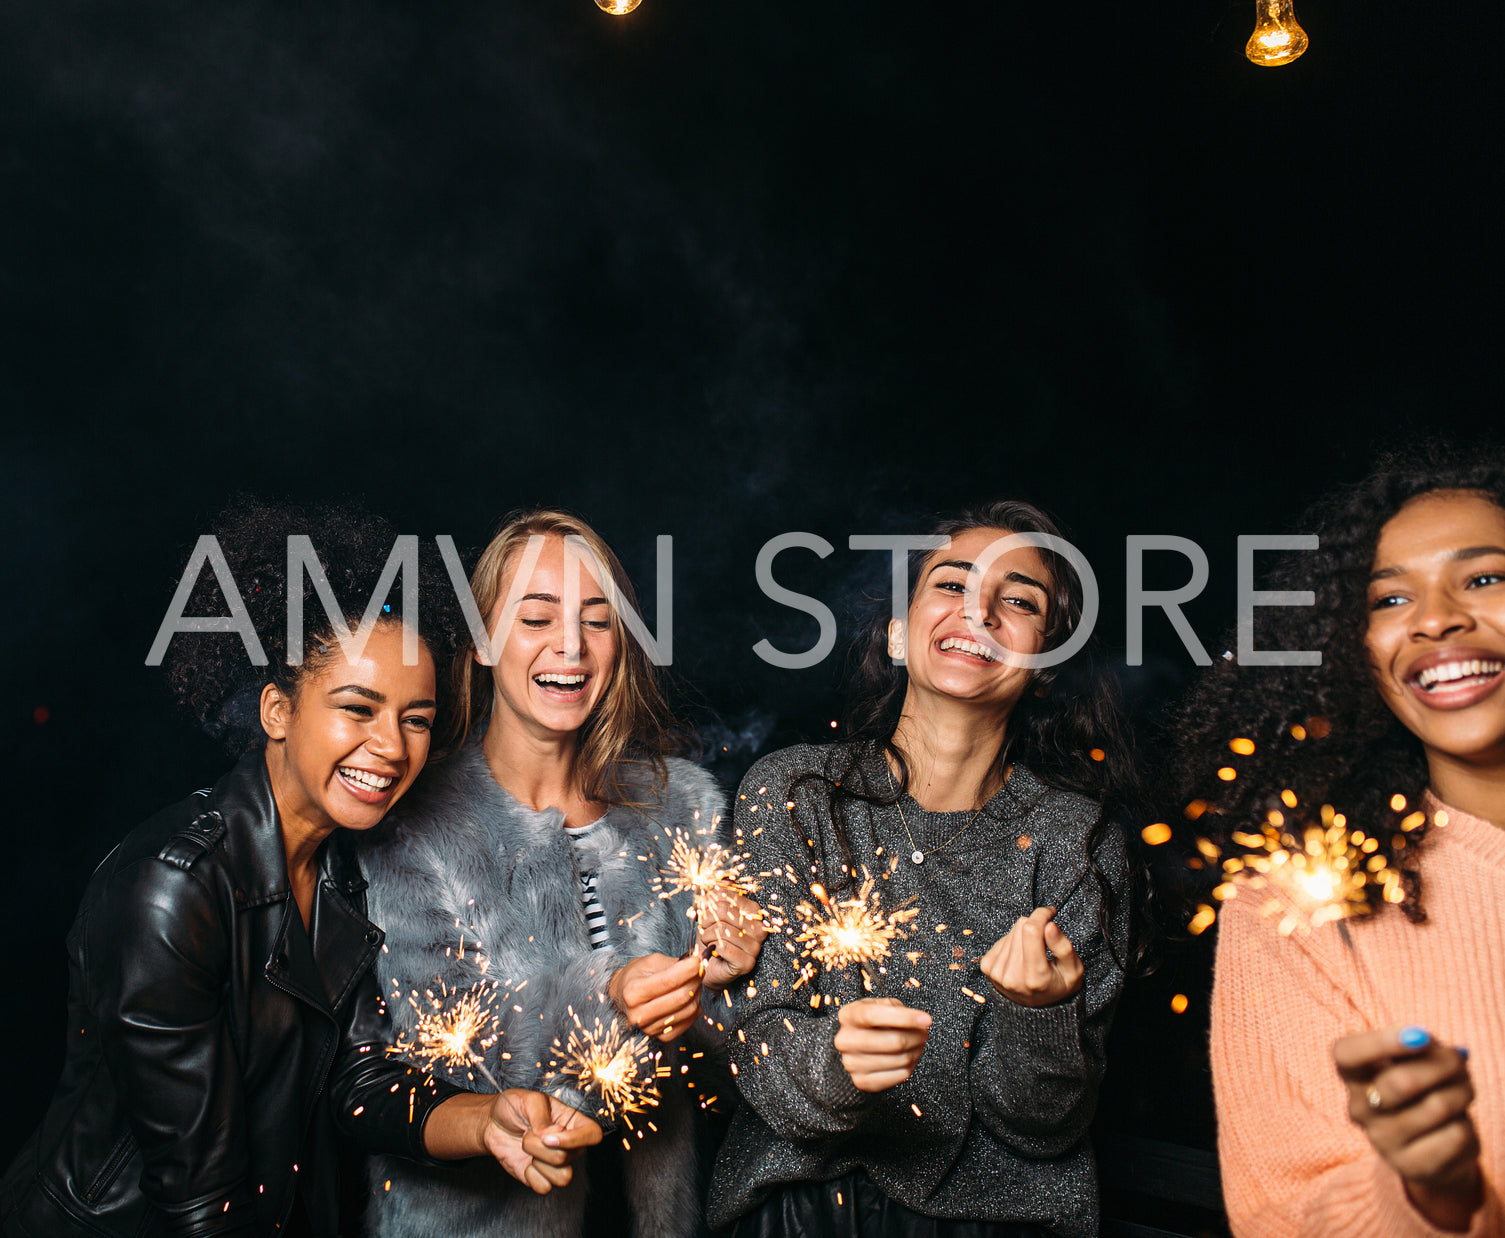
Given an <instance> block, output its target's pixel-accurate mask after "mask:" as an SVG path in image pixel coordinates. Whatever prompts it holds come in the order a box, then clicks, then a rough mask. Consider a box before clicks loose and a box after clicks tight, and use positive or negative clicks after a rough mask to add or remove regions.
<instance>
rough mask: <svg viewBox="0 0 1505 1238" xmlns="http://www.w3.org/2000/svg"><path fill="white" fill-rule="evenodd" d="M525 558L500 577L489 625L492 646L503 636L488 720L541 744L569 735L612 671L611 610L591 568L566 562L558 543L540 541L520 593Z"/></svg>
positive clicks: (614, 660) (613, 633) (561, 542)
mask: <svg viewBox="0 0 1505 1238" xmlns="http://www.w3.org/2000/svg"><path fill="white" fill-rule="evenodd" d="M523 558H524V555H522V554H519V555H518V556H517V562H515V563H512V564H509V565H508V567H507V570H506V571H505V572H504V573H503V576H502V582H501V592H500V598H499V600H498V602H497V604H496V606H494V607H493V608H492V612H491V614H490V615H488V616H487V620H486V627H487V630H488V631H489V632H490V634H491V643H492V646H493V648H495V647H496V645H497V644H498V642H499V641H501V640H502V638H503V637H504V636H505V638H506V644H505V646H504V647H503V648H502V650H501V654H500V656H499V657H498V659H497V662H496V665H495V666H493V667H492V668H491V682H492V687H493V701H492V722H493V725H500V726H502V727H513V726H516V727H520V728H522V729H523V731H525V732H526V733H527V734H529V735H531V736H533V737H535V738H539V739H547V738H554V737H558V736H561V735H573V734H574V733H575V732H577V731H579V730H580V728H581V727H582V726H584V725H585V721H586V719H587V718H589V717H590V715H591V711H592V710H593V709H594V708H595V707H596V704H597V703H598V702H599V701H600V700H601V698H602V696H604V695H605V693H606V690H607V688H608V687H609V686H610V685H611V680H612V673H613V672H614V670H615V669H616V664H617V639H618V638H617V633H616V625H615V623H614V620H613V616H612V611H611V606H610V604H609V603H608V602H607V600H606V591H605V590H604V589H603V588H602V587H601V583H600V581H599V579H598V578H597V576H596V573H595V570H594V568H593V567H592V565H591V564H590V563H588V562H580V561H578V560H576V559H575V558H574V556H573V555H570V556H567V555H566V553H565V544H564V539H563V538H562V537H560V536H558V535H551V536H549V537H547V538H545V539H544V543H543V547H542V550H541V551H540V553H539V556H538V561H537V563H536V564H535V565H534V567H533V570H532V572H531V573H530V574H529V576H528V578H527V579H526V580H525V581H523V582H522V583H521V586H520V587H519V586H518V585H517V584H516V581H515V577H516V574H517V571H518V570H519V566H520V565H521V563H522V560H523ZM572 560H573V561H572ZM577 580H578V583H576V582H577ZM509 598H513V599H514V600H513V601H512V603H511V605H510V606H509V604H508V599H509Z"/></svg>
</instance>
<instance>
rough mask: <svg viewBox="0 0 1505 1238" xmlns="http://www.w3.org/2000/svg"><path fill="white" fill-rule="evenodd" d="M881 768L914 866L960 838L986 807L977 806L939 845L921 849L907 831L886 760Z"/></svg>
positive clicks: (901, 797) (897, 792)
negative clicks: (893, 796)
mask: <svg viewBox="0 0 1505 1238" xmlns="http://www.w3.org/2000/svg"><path fill="white" fill-rule="evenodd" d="M883 768H884V772H885V773H887V774H888V786H889V790H891V791H892V792H893V793H894V795H895V796H896V797H897V798H896V799H895V800H894V807H895V808H897V809H898V810H899V824H900V825H902V826H903V827H904V837H905V838H907V839H909V846H910V848H911V850H910V852H909V862H910V863H911V864H914V865H916V866H918V865H920V864H923V863H925V857H926V856H927V855H934V854H935V853H936V852H937V851H944V850H945V849H946V848H947V847H949V846H950V845H951V844H952V843H954V842H955V841H956V840H957V839H958V838H960V837H961V836H962V835H963V834H965V833H966V832H967V831H968V830H970V829H971V828H972V825H973V822H975V821H976V820H977V818H978V817H980V816H982V809H983V808H986V807H987V804H986V803H984V804H983V806H982V808H979V809H978V810H977V811H976V812H974V813H973V814H972V818H971V820H970V821H968V822H967V824H966V825H964V826H962V828H961V829H959V830H957V831H956V833H955V834H953V835H951V837H950V838H948V839H947V840H946V841H945V842H943V843H942V844H941V845H940V846H939V847H932V848H930V850H929V851H921V850H920V849H919V848H918V847H916V846H915V841H914V835H913V834H911V833H910V832H909V822H908V821H907V820H906V819H905V817H904V805H903V804H901V803H900V802H899V801H900V800H902V799H903V798H904V797H903V796H902V795H899V787H898V784H897V783H895V782H894V771H893V770H891V769H889V768H888V765H887V762H885V763H884V767H883Z"/></svg>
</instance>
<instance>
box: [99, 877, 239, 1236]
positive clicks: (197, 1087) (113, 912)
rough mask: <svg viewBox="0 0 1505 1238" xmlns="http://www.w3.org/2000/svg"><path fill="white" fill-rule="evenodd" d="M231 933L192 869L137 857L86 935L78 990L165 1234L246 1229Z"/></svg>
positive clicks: (110, 885)
mask: <svg viewBox="0 0 1505 1238" xmlns="http://www.w3.org/2000/svg"><path fill="white" fill-rule="evenodd" d="M229 943H230V930H229V926H228V925H227V924H225V923H224V922H223V918H222V914H221V912H220V910H219V908H218V906H217V903H216V900H215V898H214V896H213V894H212V892H211V891H210V890H209V889H208V888H207V887H206V886H205V885H204V884H203V882H202V881H201V880H200V879H199V878H198V877H197V876H195V875H194V874H193V872H191V871H189V870H187V869H185V868H180V867H177V866H175V865H173V864H171V863H167V862H164V861H160V860H156V859H151V860H143V861H139V862H137V863H134V864H131V865H130V866H128V867H126V868H124V869H122V870H120V871H119V872H117V873H116V874H114V875H113V877H112V878H111V880H110V881H108V882H107V883H106V886H105V888H104V891H103V892H102V895H101V897H100V899H99V901H98V903H97V904H96V905H95V906H94V907H93V908H91V909H90V910H89V911H88V912H87V913H86V921H85V925H84V931H83V933H82V946H83V956H82V961H83V968H84V972H85V976H86V981H87V982H86V985H85V991H86V992H88V993H90V994H93V995H95V1001H94V1006H93V1009H92V1011H91V1014H92V1016H93V1018H94V1020H95V1023H96V1026H97V1028H98V1032H97V1034H98V1035H99V1037H100V1040H101V1051H102V1053H103V1056H104V1061H105V1063H106V1066H107V1067H108V1069H109V1072H110V1076H111V1079H112V1081H113V1082H114V1085H115V1088H116V1091H117V1092H118V1094H119V1097H120V1102H121V1108H122V1110H123V1111H124V1112H125V1113H126V1114H127V1115H128V1118H129V1120H130V1124H131V1129H132V1130H133V1132H134V1134H135V1136H136V1140H137V1143H138V1144H139V1145H140V1148H141V1156H142V1162H143V1169H142V1174H141V1183H140V1186H141V1192H142V1194H143V1195H144V1196H145V1197H146V1198H147V1200H148V1201H149V1202H150V1203H151V1204H152V1205H153V1206H154V1207H155V1208H156V1209H157V1210H158V1211H159V1212H160V1213H161V1231H162V1232H163V1233H164V1234H167V1235H171V1236H172V1238H209V1236H211V1235H212V1236H214V1238H224V1236H228V1235H235V1236H237V1238H239V1236H240V1235H249V1234H251V1233H252V1232H253V1231H252V1222H253V1210H252V1205H251V1200H250V1192H249V1188H248V1184H247V1182H246V1180H245V1174H246V1169H247V1166H248V1164H249V1155H248V1149H247V1125H246V1114H245V1098H244V1096H243V1094H242V1085H241V1079H240V1073H239V1068H238V1064H237V1058H236V1054H235V1051H234V1047H233V1045H232V1042H231V1035H230V1029H229V1026H228V1023H227V1020H226V1017H225V1011H224V992H225V983H226V980H227V977H228V971H229V967H230V952H229Z"/></svg>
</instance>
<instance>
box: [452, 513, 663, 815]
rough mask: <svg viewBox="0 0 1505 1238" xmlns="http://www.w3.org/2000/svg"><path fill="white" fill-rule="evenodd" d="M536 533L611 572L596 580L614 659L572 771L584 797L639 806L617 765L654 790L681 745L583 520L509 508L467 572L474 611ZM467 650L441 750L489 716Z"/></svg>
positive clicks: (628, 597) (487, 606) (629, 594)
mask: <svg viewBox="0 0 1505 1238" xmlns="http://www.w3.org/2000/svg"><path fill="white" fill-rule="evenodd" d="M539 536H542V537H560V538H579V539H580V541H581V542H583V543H584V546H585V548H586V549H587V550H588V551H589V555H591V556H594V563H591V562H590V558H589V557H588V556H587V557H586V562H587V564H588V565H589V566H592V567H596V565H599V567H598V568H597V570H598V571H604V572H605V573H607V574H608V575H609V576H610V577H611V581H610V584H609V585H608V583H607V582H606V581H602V582H601V583H602V585H603V586H605V587H606V588H607V592H608V594H614V595H615V596H614V597H613V599H612V600H613V604H612V606H611V607H610V614H611V630H612V634H613V635H614V636H615V637H616V643H617V657H616V663H615V665H614V666H613V667H612V672H611V679H610V681H609V682H608V683H607V685H606V691H605V692H604V693H603V694H602V696H601V699H600V700H599V701H598V702H597V703H596V707H595V709H593V710H592V711H591V714H590V717H589V718H587V719H586V721H585V725H584V726H582V727H581V728H580V731H579V743H578V747H577V750H576V756H575V776H576V779H577V780H578V783H579V789H580V793H581V794H582V795H584V796H585V797H586V798H587V799H590V800H596V801H599V802H602V803H609V804H626V805H631V806H639V805H640V804H641V803H642V802H643V801H641V800H640V799H639V798H637V797H638V796H640V795H641V790H642V788H641V787H638V786H635V785H634V784H633V783H632V782H630V781H625V780H624V779H623V777H622V775H623V773H624V768H623V767H624V766H630V765H641V766H645V767H647V768H648V769H649V770H650V771H651V773H652V778H651V782H652V786H653V789H654V791H658V790H661V789H662V788H663V786H664V783H665V781H666V779H667V778H668V770H667V768H666V767H665V765H664V758H665V757H666V756H670V755H673V754H675V753H677V752H678V751H679V750H680V748H681V743H680V726H679V723H678V721H677V720H676V719H675V717H674V713H673V711H672V710H671V709H670V708H669V704H668V701H667V700H666V699H665V697H664V692H663V688H662V686H661V684H660V683H659V675H658V668H657V667H655V666H654V664H653V662H652V660H651V659H650V658H649V657H648V654H647V651H646V650H645V649H644V648H643V647H642V645H641V644H640V643H639V642H638V641H637V640H635V639H634V638H633V637H632V635H631V634H630V633H629V632H628V631H627V626H626V624H624V623H623V622H622V616H621V614H620V612H619V610H618V605H627V606H631V607H632V608H633V609H634V610H637V607H638V602H637V595H636V594H635V593H634V592H633V588H632V582H631V581H630V580H629V579H628V578H627V573H626V572H625V571H624V570H623V568H622V564H621V562H620V561H619V560H618V559H617V556H616V555H615V554H614V553H612V549H611V547H610V546H608V545H607V544H606V542H605V540H604V539H603V538H602V537H601V535H600V534H599V533H597V532H596V531H595V529H593V528H591V526H590V525H588V524H587V523H586V522H585V521H584V520H582V519H580V517H578V516H576V515H574V514H572V513H570V512H567V511H563V510H561V509H559V508H551V507H539V508H531V509H528V510H524V511H516V512H513V513H511V514H510V515H508V516H507V517H506V518H505V519H504V520H503V521H502V524H501V527H500V528H499V529H498V530H497V532H496V535H495V536H494V537H493V538H492V539H491V541H490V542H489V543H488V544H487V546H486V549H485V550H483V551H482V552H481V557H480V559H479V560H478V561H477V563H476V566H475V571H473V572H472V573H471V575H470V591H471V593H472V594H473V595H474V597H475V600H476V608H477V609H478V610H479V611H480V614H481V621H482V622H483V623H485V622H486V621H487V620H488V619H489V618H490V615H491V612H492V610H493V609H494V608H495V607H496V604H497V602H498V600H499V599H501V598H502V596H503V591H504V586H505V582H506V578H507V573H508V572H509V570H511V569H512V568H513V566H514V565H515V564H516V563H517V561H518V559H519V558H520V557H521V556H522V554H523V552H524V550H525V549H526V548H527V545H528V539H529V538H532V537H539ZM475 648H476V647H475V643H474V641H473V640H472V641H467V642H466V644H465V646H464V648H462V649H461V650H460V651H459V653H457V654H456V656H455V660H454V663H453V665H452V668H451V673H450V682H451V687H452V689H453V693H454V701H455V708H454V709H453V710H452V711H450V715H449V717H450V724H449V728H448V730H449V732H450V733H449V734H446V736H445V739H446V740H447V741H448V742H446V743H445V745H444V747H445V749H446V750H447V751H451V750H453V749H455V748H458V747H460V746H461V745H462V744H463V743H464V742H465V740H466V737H467V736H468V735H469V734H470V732H472V731H477V732H479V731H482V730H484V729H485V727H486V724H487V722H488V721H489V720H490V717H491V707H492V699H493V686H492V682H491V668H490V667H489V666H482V665H481V664H480V663H479V662H477V661H476V660H475V658H474V657H473V656H472V655H473V654H474V653H475Z"/></svg>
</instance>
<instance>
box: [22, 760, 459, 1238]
mask: <svg viewBox="0 0 1505 1238" xmlns="http://www.w3.org/2000/svg"><path fill="white" fill-rule="evenodd" d="M342 844H343V839H342V836H341V834H340V833H336V835H335V836H334V837H333V838H331V839H330V840H329V842H328V843H326V844H325V847H324V852H323V855H322V857H321V861H320V863H321V877H320V881H319V884H318V889H317V893H316V894H315V897H314V904H313V912H312V916H311V919H310V926H309V931H308V932H307V933H306V934H305V932H304V929H303V924H302V921H301V919H300V917H299V914H298V907H297V903H296V902H295V901H294V899H293V897H292V893H291V890H290V888H289V885H288V876H287V860H286V857H285V854H284V851H283V842H282V830H281V827H280V825H279V823H278V818H277V809H276V806H275V804H274V802H273V798H272V789H271V784H270V782H269V780H268V777H267V770H266V762H265V759H264V757H263V755H262V754H261V753H260V752H257V753H252V754H251V755H249V756H247V757H246V758H244V759H243V760H242V761H241V762H240V764H239V765H237V766H236V767H235V769H233V770H232V771H231V772H230V773H229V774H227V775H226V776H225V777H224V778H222V779H221V780H220V781H219V783H217V784H216V785H215V787H214V788H213V789H212V790H210V791H200V792H197V793H195V794H194V795H192V796H190V797H189V798H188V799H187V800H184V801H183V802H182V803H180V804H176V805H174V806H173V807H171V808H169V809H166V810H165V811H163V812H160V813H158V814H157V815H156V816H155V817H153V818H152V819H151V820H149V821H147V822H146V823H145V824H144V825H142V826H140V827H139V828H137V829H136V830H134V831H132V832H131V834H130V835H129V836H127V838H126V839H125V841H124V842H122V843H121V844H120V845H119V846H118V847H116V848H115V850H114V851H113V852H111V854H110V855H109V856H108V858H106V860H105V861H104V863H103V864H101V865H100V867H99V870H98V872H96V873H95V875H94V878H93V880H92V881H91V882H90V884H89V888H88V890H87V891H86V892H85V894H84V900H83V903H82V905H81V906H80V908H79V912H78V916H77V918H76V919H75V920H74V923H73V928H72V930H71V931H70V933H69V935H68V954H69V965H70V977H69V994H68V1030H69V1036H70V1043H69V1046H68V1052H67V1058H66V1061H65V1063H64V1067H63V1077H62V1081H61V1082H60V1083H59V1084H58V1088H57V1092H56V1093H55V1095H54V1096H53V1098H52V1103H51V1106H50V1107H49V1109H48V1111H47V1116H46V1117H45V1118H44V1119H43V1122H42V1125H41V1127H40V1128H39V1129H38V1131H37V1132H36V1133H35V1134H34V1135H33V1136H32V1138H31V1140H30V1142H29V1143H28V1144H27V1145H26V1147H25V1148H24V1149H23V1150H22V1152H21V1154H20V1156H19V1157H18V1158H17V1160H16V1162H15V1164H13V1165H12V1166H11V1168H10V1171H9V1172H8V1173H7V1174H6V1177H5V1181H4V1183H3V1186H0V1225H3V1228H4V1233H5V1234H6V1235H7V1236H12V1235H15V1236H21V1235H24V1236H26V1238H75V1236H76V1238H84V1236H85V1235H87V1236H88V1238H100V1236H106V1238H116V1236H119V1238H126V1236H130V1238H144V1236H145V1235H158V1234H160V1235H173V1236H175V1238H179V1236H181V1238H188V1236H190V1235H191V1236H193V1238H201V1236H207V1235H215V1236H220V1235H236V1236H237V1238H239V1236H243V1235H251V1234H256V1235H271V1234H274V1233H276V1232H277V1230H278V1229H279V1228H280V1227H283V1226H285V1225H286V1224H287V1221H288V1217H289V1215H290V1214H291V1212H292V1209H293V1203H294V1197H295V1195H300V1196H301V1202H302V1206H303V1210H304V1211H305V1212H306V1214H307V1217H308V1220H309V1222H310V1223H311V1225H312V1228H313V1231H314V1233H315V1234H316V1235H319V1236H320V1238H324V1236H326V1235H328V1236H331V1238H332V1236H333V1235H334V1233H335V1231H336V1224H337V1217H336V1211H337V1184H336V1175H335V1172H334V1169H335V1148H334V1140H335V1132H336V1128H339V1129H340V1130H342V1131H344V1132H345V1133H347V1134H349V1135H351V1136H352V1137H354V1138H356V1139H358V1140H360V1141H361V1142H362V1143H364V1144H365V1145H366V1146H368V1147H370V1148H373V1149H376V1150H380V1151H387V1152H396V1153H399V1154H402V1155H407V1156H412V1157H415V1158H417V1159H420V1160H427V1159H428V1158H427V1157H425V1156H424V1154H423V1125H424V1122H425V1121H426V1120H427V1118H428V1115H429V1113H430V1111H431V1110H432V1109H433V1107H434V1106H435V1105H437V1104H438V1103H439V1102H440V1101H441V1100H443V1099H445V1098H447V1097H448V1096H450V1095H452V1094H453V1092H454V1091H455V1090H456V1089H454V1088H452V1087H451V1086H449V1085H447V1084H442V1083H435V1082H433V1081H432V1080H430V1079H429V1076H428V1075H426V1074H424V1073H422V1072H419V1071H416V1070H411V1069H409V1068H406V1067H404V1066H401V1065H399V1064H397V1063H395V1062H393V1061H391V1060H390V1059H388V1058H386V1057H384V1056H383V1052H382V1050H383V1045H384V1041H383V1035H384V1031H385V1029H386V1024H387V1020H386V1012H385V1008H384V1007H383V1005H382V1002H381V994H380V991H379V989H378V986H377V981H376V978H375V976H374V974H373V972H372V970H371V964H372V961H373V960H374V959H375V958H376V956H377V954H378V952H379V951H380V950H381V945H382V932H381V930H380V929H378V928H377V927H376V926H375V925H373V924H372V923H370V921H368V920H367V919H366V916H365V907H366V898H365V888H366V883H365V881H364V880H363V879H362V878H361V875H360V869H359V867H358V866H357V865H356V863H355V861H354V860H353V858H351V857H349V856H348V855H347V854H346V851H345V848H344V846H343V845H342ZM310 947H311V948H310Z"/></svg>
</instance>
